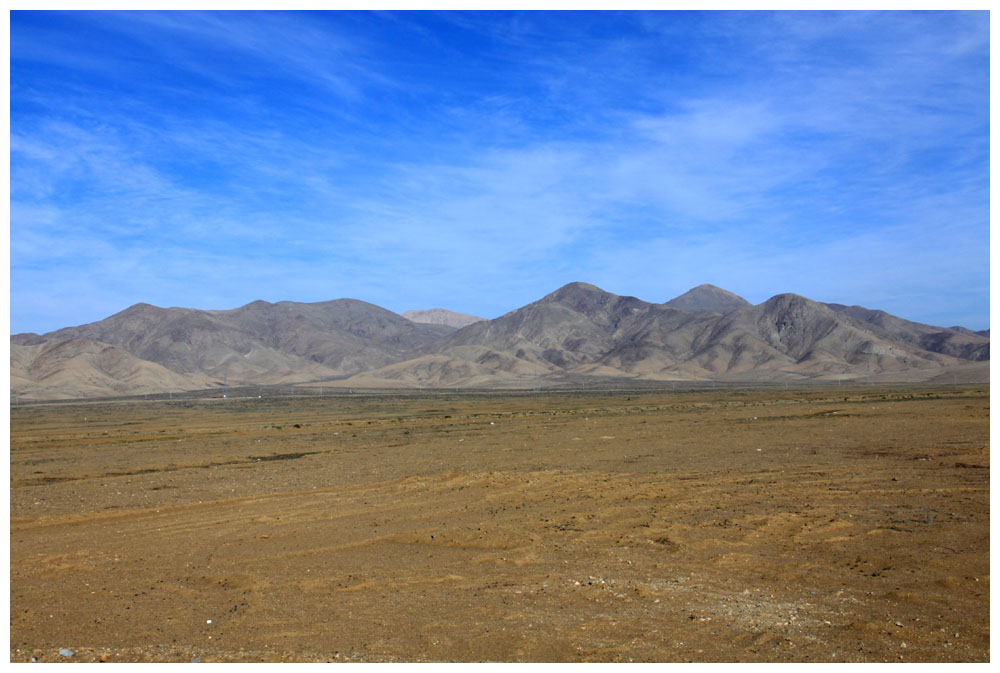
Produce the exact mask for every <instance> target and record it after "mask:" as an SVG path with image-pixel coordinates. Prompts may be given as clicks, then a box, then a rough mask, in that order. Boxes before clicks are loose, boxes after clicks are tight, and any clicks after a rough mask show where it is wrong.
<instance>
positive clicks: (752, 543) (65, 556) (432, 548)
mask: <svg viewBox="0 0 1000 673" xmlns="http://www.w3.org/2000/svg"><path fill="white" fill-rule="evenodd" d="M988 443H989V388H988V386H986V385H979V386H964V387H939V388H933V387H899V388H880V387H871V386H866V387H860V386H859V387H852V388H848V387H846V386H845V387H843V388H839V387H829V388H823V389H812V390H785V389H780V388H776V389H773V390H715V391H713V390H706V391H687V392H681V391H677V392H672V391H659V392H654V391H645V392H594V393H548V394H546V393H542V394H513V393H493V394H471V393H470V394H452V393H440V394H426V395H416V394H413V395H389V394H387V395H372V394H363V395H362V394H355V395H347V394H342V395H327V396H322V397H316V396H314V397H306V396H303V395H302V394H301V392H300V393H299V395H298V396H295V397H267V396H266V395H265V396H263V397H262V398H259V399H258V398H257V397H256V396H252V397H250V398H235V397H230V398H228V399H200V400H195V399H187V400H180V399H174V400H158V401H144V400H135V401H127V402H124V401H123V402H104V403H63V404H34V405H22V406H15V407H12V408H11V450H10V469H11V475H10V486H11V496H10V506H11V515H10V516H11V519H10V527H11V531H10V544H11V547H10V548H11V568H10V583H11V584H10V633H11V645H10V647H11V650H10V657H11V660H12V661H28V660H30V659H31V658H32V657H37V659H38V660H40V661H56V660H64V661H65V660H66V659H65V658H62V657H60V655H59V653H58V651H59V648H68V649H70V650H73V651H74V653H75V654H74V656H73V657H72V660H73V661H97V660H106V661H191V660H192V659H195V658H198V659H200V660H201V661H203V662H211V661H260V660H266V661H327V660H332V661H566V662H577V661H850V662H856V661H988V660H989V588H990V583H989V580H990V578H989V516H990V512H989V473H990V471H989V464H990V459H989V448H988Z"/></svg>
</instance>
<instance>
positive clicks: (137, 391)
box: [10, 339, 217, 399]
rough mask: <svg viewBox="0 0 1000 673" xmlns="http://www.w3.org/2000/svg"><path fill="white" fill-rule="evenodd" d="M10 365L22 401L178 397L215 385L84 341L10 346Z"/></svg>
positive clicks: (14, 385)
mask: <svg viewBox="0 0 1000 673" xmlns="http://www.w3.org/2000/svg"><path fill="white" fill-rule="evenodd" d="M10 366H11V390H12V391H16V394H17V396H18V397H19V398H22V399H67V398H80V397H109V396H116V395H141V394H145V393H163V392H182V391H187V390H200V389H204V388H209V387H211V386H213V385H215V384H216V383H217V382H216V381H215V380H214V379H212V378H210V377H208V376H205V375H203V374H186V375H185V374H178V373H177V372H173V371H170V370H169V369H167V368H166V367H163V366H161V365H158V364H156V363H153V362H148V361H145V360H140V359H139V358H136V357H134V356H132V355H129V354H128V353H126V352H125V351H123V350H122V349H120V348H118V347H116V346H111V345H108V344H103V343H99V342H96V341H90V340H87V339H68V340H63V341H49V342H45V343H41V344H37V345H33V346H21V345H17V344H11V347H10Z"/></svg>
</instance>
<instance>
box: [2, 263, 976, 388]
mask: <svg viewBox="0 0 1000 673" xmlns="http://www.w3.org/2000/svg"><path fill="white" fill-rule="evenodd" d="M407 313H409V314H410V316H406V315H405V314H404V315H398V314H395V313H392V312H391V311H387V310H385V309H383V308H380V307H378V306H375V305H373V304H369V303H366V302H362V301H358V300H354V299H336V300H333V301H328V302H317V303H308V304H307V303H298V302H287V301H285V302H277V303H269V302H264V301H255V302H252V303H250V304H247V305H245V306H241V307H239V308H236V309H230V310H222V311H219V310H198V309H190V308H159V307H156V306H152V305H149V304H136V305H135V306H132V307H129V308H128V309H125V310H124V311H121V312H120V313H117V314H115V315H113V316H110V317H108V318H106V319H104V320H101V321H98V322H94V323H90V324H87V325H80V326H78V327H67V328H64V329H60V330H56V331H54V332H50V333H48V334H44V335H37V334H19V335H14V336H12V337H11V391H12V393H13V394H17V395H20V396H23V397H25V398H39V399H42V398H55V397H61V398H65V397H94V396H102V395H125V394H138V393H143V392H156V391H158V390H159V391H161V392H166V391H167V390H170V391H179V390H196V389H204V388H206V387H212V386H221V385H230V386H236V385H253V384H257V385H271V384H279V383H281V384H289V383H293V384H307V383H314V384H317V385H318V384H322V385H324V386H334V385H344V386H350V387H354V388H360V387H365V386H377V387H400V388H406V387H485V388H490V387H507V388H510V387H536V386H540V385H560V384H566V383H574V384H577V385H585V384H586V383H587V382H597V381H607V380H629V379H633V380H636V381H700V380H701V381H704V380H723V381H744V382H766V381H781V380H784V381H824V380H826V381H834V380H837V381H839V380H851V379H864V380H884V381H932V380H935V379H937V378H940V377H946V376H950V377H951V380H958V377H959V376H961V377H962V379H963V380H967V379H974V380H988V360H989V338H988V335H987V336H983V335H981V334H978V333H976V332H972V331H971V330H966V329H961V328H945V327H934V326H931V325H923V324H921V323H915V322H911V321H907V320H904V319H902V318H898V317H896V316H892V315H890V314H888V313H885V312H884V311H874V310H870V309H865V308H863V307H860V306H846V305H842V304H822V303H819V302H815V301H812V300H809V299H807V298H805V297H801V296H798V295H794V294H781V295H776V296H775V297H772V298H771V299H769V300H767V301H765V302H762V303H761V304H758V305H756V306H754V305H752V304H751V303H750V302H748V301H746V300H745V299H743V298H741V297H739V296H737V295H735V294H733V293H731V292H728V291H726V290H722V289H721V288H717V287H715V286H712V285H700V286H698V287H695V288H693V289H691V290H690V291H688V292H686V293H684V294H682V295H680V296H679V297H676V298H674V299H671V300H670V301H667V302H664V303H662V304H656V303H650V302H647V301H643V300H641V299H638V298H636V297H630V296H619V295H615V294H612V293H609V292H605V291H604V290H601V289H600V288H598V287H596V286H594V285H590V284H587V283H579V282H577V283H570V284H568V285H565V286H563V287H561V288H559V289H558V290H556V291H554V292H552V293H550V294H548V295H546V296H545V297H542V298H541V299H539V300H538V301H536V302H533V303H531V304H528V305H526V306H524V307H522V308H519V309H516V310H514V311H510V312H509V313H506V314H504V315H502V316H500V317H498V318H495V319H493V320H483V319H476V318H475V317H474V316H465V315H463V314H456V313H453V312H450V311H445V310H444V309H432V310H431V311H428V312H407ZM456 316H458V317H456ZM414 317H415V318H417V320H414V319H413V318H414ZM435 320H436V321H445V322H448V321H451V322H452V323H458V322H462V321H466V322H465V324H464V325H463V326H461V327H460V328H457V327H458V325H457V324H439V323H435V322H433V321H435ZM468 320H471V322H468ZM942 380H944V379H942Z"/></svg>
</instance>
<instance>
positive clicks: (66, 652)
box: [59, 647, 74, 657]
mask: <svg viewBox="0 0 1000 673" xmlns="http://www.w3.org/2000/svg"><path fill="white" fill-rule="evenodd" d="M73 654H74V652H73V650H67V649H66V648H65V647H60V648H59V656H60V657H72V656H73Z"/></svg>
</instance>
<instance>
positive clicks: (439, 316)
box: [400, 308, 486, 329]
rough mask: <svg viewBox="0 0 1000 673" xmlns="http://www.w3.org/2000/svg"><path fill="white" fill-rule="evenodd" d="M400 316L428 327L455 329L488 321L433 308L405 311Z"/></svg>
mask: <svg viewBox="0 0 1000 673" xmlns="http://www.w3.org/2000/svg"><path fill="white" fill-rule="evenodd" d="M400 315H401V316H403V317H404V318H406V319H407V320H412V321H413V322H419V323H424V324H427V325H446V326H447V327H454V328H455V329H460V328H462V327H465V326H466V325H471V324H472V323H474V322H480V321H481V320H486V318H479V317H477V316H474V315H467V314H465V313H456V312H455V311H448V310H446V309H443V308H431V309H427V310H423V311H403V312H402V313H400Z"/></svg>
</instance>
